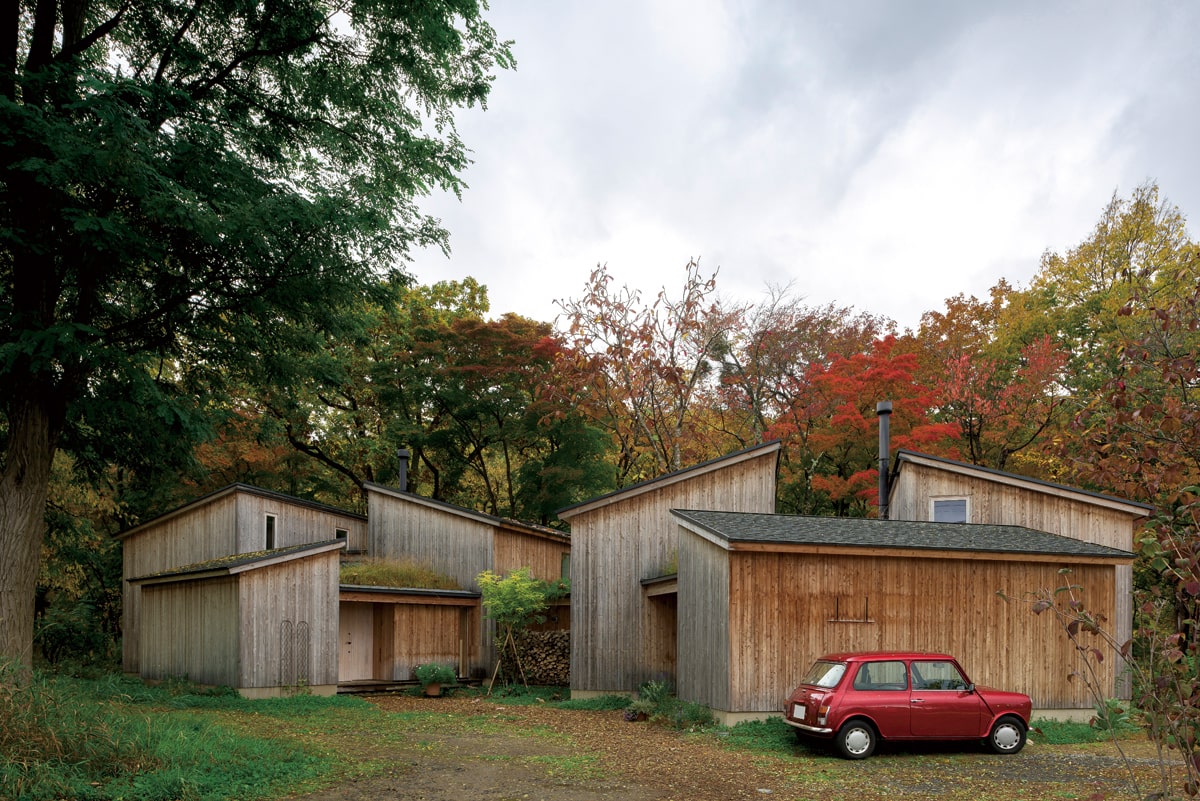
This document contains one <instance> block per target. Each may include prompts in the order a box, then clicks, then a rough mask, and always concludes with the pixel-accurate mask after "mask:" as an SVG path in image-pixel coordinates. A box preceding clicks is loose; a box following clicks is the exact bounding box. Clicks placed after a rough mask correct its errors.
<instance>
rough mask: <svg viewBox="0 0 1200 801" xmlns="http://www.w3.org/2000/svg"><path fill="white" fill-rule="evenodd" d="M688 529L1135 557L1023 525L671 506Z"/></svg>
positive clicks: (767, 540)
mask: <svg viewBox="0 0 1200 801" xmlns="http://www.w3.org/2000/svg"><path fill="white" fill-rule="evenodd" d="M671 513H672V514H674V515H675V517H676V518H677V519H678V520H680V521H681V522H682V523H683V524H684V525H685V526H686V527H687V528H689V529H690V530H692V531H695V532H696V533H698V534H700V535H701V536H706V538H707V539H710V540H712V541H714V542H716V544H718V545H722V547H726V548H731V547H732V548H736V546H737V544H738V543H761V544H775V545H810V546H831V547H855V548H883V549H905V550H929V551H970V552H973V553H996V554H1029V555H1036V556H1074V557H1087V558H1097V557H1099V558H1107V559H1132V558H1133V554H1132V553H1129V552H1128V551H1122V550H1120V549H1118V548H1109V547H1107V546H1104V545H1093V544H1092V543H1089V542H1082V541H1080V540H1076V539H1072V538H1070V537H1061V536H1059V535H1057V534H1050V533H1048V532H1045V531H1037V530H1035V529H1031V528H1024V527H1022V526H994V525H979V524H973V523H930V522H924V521H908V520H876V519H872V518H861V517H809V516H801V515H773V514H753V513H748V512H708V511H696V510H682V509H672V510H671Z"/></svg>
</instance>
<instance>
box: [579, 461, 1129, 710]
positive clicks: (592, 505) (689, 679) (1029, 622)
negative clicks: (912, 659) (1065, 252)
mask: <svg viewBox="0 0 1200 801" xmlns="http://www.w3.org/2000/svg"><path fill="white" fill-rule="evenodd" d="M778 450H779V446H778V444H776V443H771V444H768V445H764V446H759V447H757V448H751V449H748V450H745V451H741V452H739V453H736V454H732V455H730V456H727V457H724V458H723V459H718V460H715V461H713V462H708V463H705V464H703V465H698V466H696V467H694V468H691V469H689V470H684V471H680V472H678V473H672V474H670V475H668V476H664V477H663V478H661V479H656V480H654V481H649V482H644V483H643V484H638V485H635V486H633V487H630V488H628V489H625V490H621V491H619V492H616V493H613V494H611V495H606V496H603V497H601V498H596V499H594V500H591V501H587V502H585V503H582V504H578V505H576V506H573V507H570V508H568V509H565V510H563V511H562V512H560V513H559V516H560V517H562V518H563V519H566V520H569V521H570V523H571V526H572V537H573V549H572V555H571V559H572V575H573V592H572V610H571V613H572V620H573V623H572V625H573V629H572V651H571V659H572V661H571V689H572V693H573V694H577V695H589V694H595V693H601V692H630V691H633V690H636V689H637V687H638V685H639V684H640V683H642V682H644V681H646V680H648V679H656V678H667V679H672V680H674V681H675V682H676V686H677V691H678V694H679V697H680V698H682V699H684V700H687V701H695V702H698V703H703V704H705V705H707V706H709V707H710V708H712V709H713V711H714V712H715V713H716V714H717V716H718V717H719V718H721V719H723V720H726V721H736V720H738V719H741V718H745V717H763V716H767V715H772V714H778V712H779V709H780V705H781V704H782V703H783V699H784V698H785V697H786V695H787V694H788V692H790V691H791V690H792V689H793V688H794V686H795V685H796V683H797V682H798V681H799V679H800V677H801V676H802V675H803V673H804V671H805V669H806V668H807V667H808V665H809V663H811V662H812V660H814V659H816V658H817V657H819V656H821V655H822V654H825V653H830V652H834V651H846V650H872V649H884V648H886V649H900V650H931V651H940V652H950V653H954V654H955V655H956V656H958V657H959V658H960V659H961V660H962V661H963V663H964V665H965V666H966V667H967V669H968V671H969V672H971V676H972V678H973V679H975V680H976V681H979V682H980V683H990V684H995V685H998V686H1001V687H1004V688H1009V689H1017V690H1022V691H1024V692H1027V693H1028V694H1029V695H1030V696H1032V697H1033V699H1034V703H1035V705H1036V706H1037V708H1038V709H1040V710H1043V712H1044V713H1049V714H1056V713H1057V714H1064V715H1065V714H1076V713H1078V711H1079V710H1090V709H1091V708H1092V699H1091V698H1090V697H1089V696H1088V694H1087V692H1086V690H1085V688H1084V687H1083V686H1081V685H1080V684H1078V683H1073V682H1071V681H1070V680H1069V679H1068V675H1069V674H1070V673H1071V671H1072V670H1073V669H1074V668H1075V667H1077V665H1076V663H1075V661H1074V660H1075V654H1074V651H1073V650H1072V649H1071V648H1070V646H1069V643H1068V642H1067V641H1066V639H1065V637H1064V636H1063V635H1062V633H1061V631H1060V630H1059V629H1058V628H1057V627H1056V625H1055V623H1054V621H1053V620H1052V619H1051V618H1050V617H1049V616H1043V617H1035V616H1034V615H1032V613H1031V612H1030V610H1029V605H1028V604H1026V603H1021V602H1020V601H1021V600H1022V599H1028V597H1029V596H1028V594H1029V593H1031V592H1036V591H1038V590H1042V589H1054V588H1056V587H1059V586H1061V585H1062V584H1063V582H1064V577H1063V575H1061V574H1060V572H1059V571H1060V570H1062V569H1064V568H1066V569H1069V570H1070V571H1072V572H1071V575H1070V581H1071V583H1075V584H1079V585H1081V586H1082V588H1083V589H1082V593H1083V594H1084V596H1085V601H1086V603H1087V604H1088V607H1089V608H1090V609H1092V610H1095V611H1096V612H1098V613H1100V614H1103V615H1104V616H1105V617H1106V618H1107V619H1108V620H1111V621H1114V623H1115V626H1116V632H1117V634H1118V636H1127V634H1128V631H1129V623H1130V619H1131V618H1130V581H1129V576H1130V565H1131V563H1132V560H1133V554H1132V537H1133V531H1134V527H1135V525H1136V524H1137V523H1138V522H1139V521H1140V520H1141V519H1144V518H1145V517H1146V516H1147V515H1148V514H1149V513H1150V512H1151V511H1152V510H1151V508H1150V507H1148V506H1145V505H1142V504H1136V503H1132V502H1129V501H1124V500H1121V499H1119V498H1112V497H1109V496H1104V495H1097V494H1094V493H1088V492H1084V491H1081V490H1077V489H1072V488H1070V487H1063V486H1059V485H1054V484H1048V483H1045V482H1040V481H1035V480H1032V479H1027V478H1024V477H1021V476H1015V475H1012V474H1008V473H1001V472H998V471H992V470H986V469H983V468H978V467H974V466H972V465H964V464H962V463H958V462H953V461H948V460H944V459H937V458H934V457H929V456H925V455H922V454H916V453H912V452H907V451H902V452H901V453H900V455H899V457H898V458H897V460H896V465H897V467H896V469H895V470H894V471H892V482H891V484H890V492H889V493H888V497H889V498H890V499H891V507H890V509H891V517H892V519H890V520H867V519H845V518H821V517H795V516H777V515H774V514H773V512H774V499H775V462H776V458H777V453H778ZM672 510H675V511H672ZM681 510H690V511H681ZM944 520H947V521H954V522H941V521H944ZM998 591H1001V592H1004V593H1007V594H1008V595H1009V596H1010V597H1011V598H1014V599H1017V602H1014V603H1006V602H1005V601H1004V600H1003V599H1002V598H1000V597H999V596H998V595H997V592H998ZM1105 670H1107V671H1108V673H1107V674H1106V675H1105V676H1104V681H1105V683H1106V685H1107V687H1108V690H1109V692H1110V694H1117V693H1119V692H1120V689H1121V688H1120V686H1119V685H1118V684H1116V679H1117V676H1116V675H1115V672H1116V671H1115V669H1114V667H1113V660H1107V662H1106V664H1105Z"/></svg>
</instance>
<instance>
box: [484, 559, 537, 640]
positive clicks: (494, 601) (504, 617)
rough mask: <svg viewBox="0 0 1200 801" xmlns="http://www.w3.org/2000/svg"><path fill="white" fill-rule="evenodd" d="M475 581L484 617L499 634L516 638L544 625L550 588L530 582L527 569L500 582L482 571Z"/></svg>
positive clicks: (533, 580) (500, 579) (487, 572)
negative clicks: (534, 626)
mask: <svg viewBox="0 0 1200 801" xmlns="http://www.w3.org/2000/svg"><path fill="white" fill-rule="evenodd" d="M476 581H477V582H478V583H479V591H480V592H481V593H482V595H483V598H482V603H483V608H484V613H485V614H486V615H487V617H488V618H489V619H491V620H494V621H495V622H496V623H497V624H498V625H499V626H500V627H501V629H502V630H505V631H507V632H509V633H512V634H517V633H519V632H521V631H523V630H524V629H526V628H527V627H529V626H531V625H533V624H535V623H542V622H544V621H545V619H546V617H545V615H543V614H542V613H543V612H544V611H545V609H546V605H547V601H548V600H549V597H548V596H549V594H550V590H549V588H550V585H548V584H547V583H546V582H544V581H542V580H540V579H536V578H534V577H533V576H532V575H531V574H530V572H529V568H527V567H522V568H518V569H517V570H514V571H513V572H512V573H510V574H509V575H508V576H507V577H504V578H501V577H500V576H498V575H496V574H495V573H493V572H492V571H490V570H485V571H483V572H482V573H480V574H479V576H478V577H477V578H476Z"/></svg>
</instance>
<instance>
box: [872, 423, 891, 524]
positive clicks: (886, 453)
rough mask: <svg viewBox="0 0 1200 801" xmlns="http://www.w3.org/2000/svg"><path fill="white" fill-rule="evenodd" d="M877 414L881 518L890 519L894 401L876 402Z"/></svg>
mask: <svg viewBox="0 0 1200 801" xmlns="http://www.w3.org/2000/svg"><path fill="white" fill-rule="evenodd" d="M875 415H876V416H877V417H878V418H879V519H880V520H887V519H888V492H889V489H890V488H889V487H888V468H889V466H890V465H891V458H890V453H891V448H892V432H891V419H892V402H891V401H880V402H879V403H877V404H875Z"/></svg>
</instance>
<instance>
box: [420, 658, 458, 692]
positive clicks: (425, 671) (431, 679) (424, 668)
mask: <svg viewBox="0 0 1200 801" xmlns="http://www.w3.org/2000/svg"><path fill="white" fill-rule="evenodd" d="M413 675H414V676H416V677H417V681H419V682H421V686H422V687H428V686H429V685H431V684H453V683H454V682H455V681H456V680H457V679H458V674H457V673H456V672H455V670H454V668H452V667H450V666H449V665H439V664H438V663H436V662H428V663H426V664H424V665H417V666H416V667H415V668H413Z"/></svg>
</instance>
